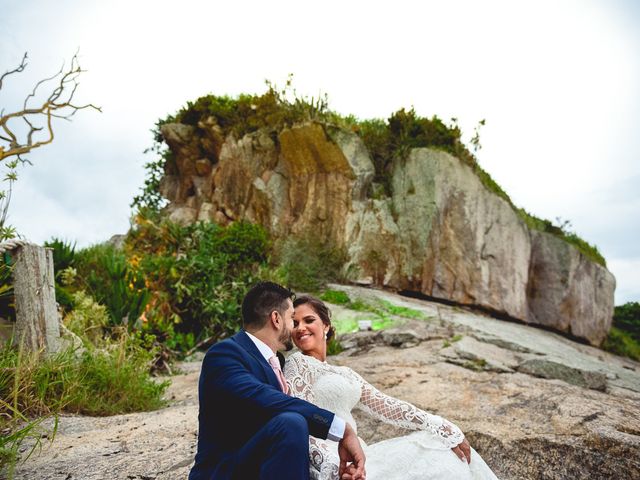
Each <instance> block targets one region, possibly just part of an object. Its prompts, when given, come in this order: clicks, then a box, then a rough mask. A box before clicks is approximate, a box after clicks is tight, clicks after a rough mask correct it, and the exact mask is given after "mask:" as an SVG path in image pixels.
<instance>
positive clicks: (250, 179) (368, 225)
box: [160, 120, 615, 345]
mask: <svg viewBox="0 0 640 480" xmlns="http://www.w3.org/2000/svg"><path fill="white" fill-rule="evenodd" d="M221 132H222V131H221V129H220V127H219V126H218V125H217V124H216V123H215V121H213V120H211V122H209V123H207V122H204V123H203V122H200V123H199V124H198V126H197V127H196V126H193V125H185V124H182V123H166V124H164V125H163V126H162V128H161V134H162V136H163V138H164V140H165V141H166V143H167V145H168V146H169V148H170V149H171V153H172V155H171V161H170V162H168V163H167V165H166V166H165V176H164V178H163V179H162V181H161V184H160V190H161V192H162V194H163V195H164V196H165V197H166V198H167V199H169V201H170V204H169V206H168V207H167V214H168V215H169V216H170V217H171V218H172V219H173V220H176V221H179V222H182V223H191V222H195V221H197V220H213V221H215V222H218V223H222V224H226V223H229V222H231V221H234V220H249V221H252V222H257V223H259V224H261V225H263V226H265V227H266V228H267V229H268V230H269V231H270V232H271V233H272V235H273V236H274V238H277V239H282V238H291V237H294V238H295V237H302V236H305V235H312V236H315V237H319V238H322V239H325V240H327V241H329V242H331V244H332V245H335V246H336V247H337V248H342V249H344V251H346V253H347V260H346V262H345V265H344V272H345V274H346V275H347V278H348V279H349V280H351V281H353V282H356V283H360V284H368V285H377V286H383V285H384V286H386V287H390V288H392V289H395V290H398V291H407V292H415V293H420V294H423V295H426V296H428V297H432V298H436V299H443V300H446V301H449V302H454V303H456V304H458V305H469V306H476V307H480V308H482V309H485V310H488V311H491V312H494V313H497V314H499V315H502V316H505V317H507V318H511V319H517V320H520V321H522V322H525V323H531V324H537V325H543V326H545V327H549V328H552V329H555V330H558V331H561V332H565V333H568V334H570V335H573V336H575V337H579V338H581V339H584V340H586V341H587V342H589V343H590V344H592V345H600V344H601V343H602V341H603V340H604V338H605V337H606V335H607V332H608V330H609V328H610V325H611V318H612V314H613V298H614V297H613V293H614V289H615V279H614V277H613V275H612V274H611V273H610V272H609V271H608V270H607V269H606V268H605V267H604V266H602V265H600V264H598V263H597V262H594V261H592V260H590V259H589V258H587V256H585V255H584V254H582V253H581V252H580V251H579V250H578V249H576V248H575V247H574V246H573V245H571V244H569V243H567V242H565V241H563V240H562V239H561V238H558V237H557V236H554V235H551V234H549V233H545V232H542V231H538V230H533V229H530V228H529V227H528V226H527V223H526V222H525V221H524V220H523V219H522V217H521V216H519V215H518V214H517V212H516V211H515V210H514V207H513V206H512V205H511V204H510V203H509V202H508V201H506V200H505V199H504V198H502V197H500V196H499V195H496V194H495V193H494V192H492V191H491V190H489V189H487V188H486V187H485V185H484V184H483V183H482V182H481V180H480V179H479V177H478V175H476V173H475V172H474V171H473V169H472V168H471V167H470V166H469V165H468V164H466V163H464V162H462V161H460V160H459V159H458V158H456V157H454V156H452V155H450V154H448V153H446V152H444V151H441V150H434V149H429V148H414V149H411V150H409V151H408V153H407V154H406V155H404V156H402V157H401V158H400V157H399V158H396V159H395V160H394V162H393V163H392V170H391V171H390V172H389V175H390V178H389V186H390V193H389V192H385V191H384V189H383V188H382V186H381V185H379V184H376V183H374V182H373V179H374V174H375V171H374V165H373V163H372V160H371V157H370V154H369V151H368V150H367V148H366V147H365V145H364V143H363V142H362V140H361V139H360V137H359V136H358V135H356V134H355V133H353V132H350V131H348V130H345V129H341V128H337V127H335V126H331V125H328V124H326V123H318V122H308V123H304V124H299V125H296V126H293V127H291V128H283V129H281V130H280V131H279V132H278V133H277V135H275V134H273V132H270V133H268V132H265V131H262V130H258V131H256V132H254V133H251V134H247V135H244V136H242V137H241V138H236V137H235V136H234V135H233V134H229V135H227V136H226V137H224V136H223V135H222V134H221Z"/></svg>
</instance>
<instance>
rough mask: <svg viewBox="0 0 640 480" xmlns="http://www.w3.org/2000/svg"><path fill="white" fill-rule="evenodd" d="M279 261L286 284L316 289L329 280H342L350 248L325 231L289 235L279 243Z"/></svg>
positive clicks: (313, 290)
mask: <svg viewBox="0 0 640 480" xmlns="http://www.w3.org/2000/svg"><path fill="white" fill-rule="evenodd" d="M278 258H279V264H280V271H281V272H282V276H283V278H284V279H285V282H284V283H285V284H287V285H290V286H291V287H293V288H295V289H297V290H301V291H305V292H311V293H316V292H319V291H320V290H321V289H322V288H323V287H324V286H325V285H326V284H327V283H329V282H335V281H340V280H342V279H343V278H342V266H343V265H344V263H345V261H346V252H345V250H344V249H342V248H338V247H336V246H334V245H333V244H332V243H331V242H330V241H328V240H326V239H324V238H322V236H321V235H316V234H313V233H307V234H303V235H301V236H299V237H297V238H289V239H287V240H286V241H285V242H284V243H283V244H281V245H280V247H279V253H278Z"/></svg>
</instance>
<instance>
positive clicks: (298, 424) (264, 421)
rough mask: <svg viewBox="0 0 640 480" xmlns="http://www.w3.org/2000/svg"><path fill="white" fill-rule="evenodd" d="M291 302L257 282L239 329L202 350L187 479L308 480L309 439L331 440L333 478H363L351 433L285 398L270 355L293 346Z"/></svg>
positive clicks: (280, 290) (328, 415) (286, 293)
mask: <svg viewBox="0 0 640 480" xmlns="http://www.w3.org/2000/svg"><path fill="white" fill-rule="evenodd" d="M292 297H293V293H292V292H291V291H290V290H288V289H286V288H284V287H282V286H280V285H277V284H275V283H272V282H260V283H258V284H257V285H255V286H254V287H253V288H252V289H251V290H249V292H248V293H247V295H246V296H245V298H244V300H243V301H242V321H243V329H242V330H241V331H240V332H238V333H237V334H235V335H234V336H233V337H231V338H229V339H226V340H223V341H221V342H218V343H217V344H215V345H213V346H212V347H211V348H210V349H209V351H208V352H207V354H206V356H205V358H204V360H203V362H202V371H201V373H200V381H199V402H200V412H199V415H198V425H199V433H198V451H197V453H196V458H195V465H194V466H193V468H192V469H191V472H190V474H189V479H190V480H201V479H207V480H209V479H212V478H215V479H217V480H218V479H219V480H226V479H229V480H231V479H243V480H244V479H255V478H259V479H283V478H286V479H308V478H309V435H312V436H314V437H318V438H321V439H327V438H328V439H330V440H334V441H339V442H340V443H339V452H340V460H341V465H340V475H341V476H342V474H343V473H344V472H348V473H349V474H350V476H351V478H353V480H358V479H364V462H365V459H364V453H363V451H362V448H361V446H360V443H359V441H358V438H357V436H356V434H355V432H354V430H353V429H352V428H351V427H350V426H349V425H348V424H346V423H345V421H344V420H343V419H341V418H339V417H336V416H335V415H334V414H333V413H332V412H329V411H327V410H324V409H321V408H318V407H316V406H315V405H313V404H311V403H309V402H306V401H304V400H301V399H298V398H294V397H291V396H289V395H287V393H286V391H287V385H286V383H285V381H284V376H283V374H282V370H281V365H280V363H279V361H278V357H277V356H276V352H277V351H278V350H281V349H286V350H290V349H291V348H292V347H293V344H292V341H291V331H292V329H293V303H292ZM348 462H353V463H352V464H351V465H349V467H347V463H348ZM347 468H348V470H347Z"/></svg>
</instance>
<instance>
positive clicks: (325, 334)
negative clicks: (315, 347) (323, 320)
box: [324, 330, 327, 340]
mask: <svg viewBox="0 0 640 480" xmlns="http://www.w3.org/2000/svg"><path fill="white" fill-rule="evenodd" d="M324 339H325V340H326V339H327V330H325V331H324Z"/></svg>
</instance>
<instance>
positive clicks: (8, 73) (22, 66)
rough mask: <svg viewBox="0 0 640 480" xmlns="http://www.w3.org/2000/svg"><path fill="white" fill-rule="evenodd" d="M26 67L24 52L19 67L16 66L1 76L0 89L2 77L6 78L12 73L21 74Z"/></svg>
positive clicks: (25, 54)
mask: <svg viewBox="0 0 640 480" xmlns="http://www.w3.org/2000/svg"><path fill="white" fill-rule="evenodd" d="M26 67H27V52H24V55H23V57H22V61H21V62H20V65H18V66H17V67H16V68H14V69H13V70H10V71H7V72H4V73H3V74H2V76H1V77H0V88H2V81H3V80H4V77H8V76H9V75H11V74H14V73H20V72H22V71H23V70H24V69H25V68H26Z"/></svg>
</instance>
